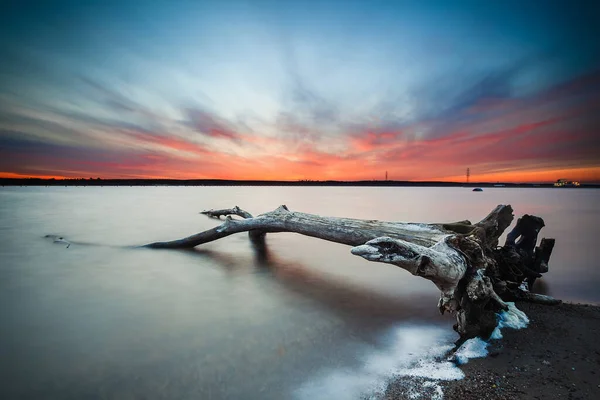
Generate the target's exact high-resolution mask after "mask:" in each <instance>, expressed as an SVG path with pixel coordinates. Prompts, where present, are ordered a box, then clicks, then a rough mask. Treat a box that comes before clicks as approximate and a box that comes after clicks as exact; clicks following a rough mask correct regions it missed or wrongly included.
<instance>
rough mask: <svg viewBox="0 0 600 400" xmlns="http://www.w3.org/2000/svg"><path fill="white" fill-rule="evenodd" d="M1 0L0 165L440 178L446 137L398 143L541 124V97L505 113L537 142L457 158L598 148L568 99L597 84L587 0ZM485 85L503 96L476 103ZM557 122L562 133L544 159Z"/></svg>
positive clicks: (533, 106) (593, 16)
mask: <svg viewBox="0 0 600 400" xmlns="http://www.w3.org/2000/svg"><path fill="white" fill-rule="evenodd" d="M6 10H7V12H6V13H3V15H2V16H1V17H0V51H1V53H2V54H4V55H5V57H2V59H0V153H2V154H3V155H4V157H3V159H4V161H2V162H0V172H4V174H5V175H6V174H17V175H48V176H80V175H81V176H88V175H90V174H93V175H94V176H106V177H136V176H140V177H143V176H165V177H175V178H189V177H198V178H210V177H220V178H241V179H247V178H255V179H259V178H261V177H264V178H266V179H271V178H277V179H302V178H307V179H330V178H339V179H367V178H369V179H370V177H371V175H374V174H375V173H376V172H375V171H381V170H387V169H389V170H390V171H393V174H392V177H396V179H433V178H436V179H438V178H439V179H446V178H448V179H449V178H451V177H453V176H458V175H461V174H463V170H464V169H465V168H466V167H467V165H464V162H462V161H463V160H460V157H458V159H457V160H453V159H452V157H449V155H447V154H445V155H444V154H440V156H443V157H446V160H447V161H444V162H434V161H435V160H427V157H423V156H422V155H421V156H419V155H420V154H419V153H420V152H419V151H417V150H418V149H419V148H422V149H423V150H422V151H425V150H424V148H425V147H427V146H429V145H431V143H438V142H437V141H439V140H440V139H443V138H445V137H447V138H450V139H452V138H455V137H457V136H456V135H457V134H458V133H459V132H467V131H468V134H469V135H471V136H473V137H474V138H479V139H482V138H483V137H485V136H486V135H493V134H497V133H498V132H504V131H509V130H511V129H513V130H514V129H516V128H518V127H520V126H523V125H524V124H525V125H527V126H529V125H531V124H538V125H535V126H536V127H537V126H541V125H539V124H540V123H541V122H544V121H547V120H548V118H550V115H555V116H556V115H557V114H556V113H557V110H559V113H558V114H559V116H560V115H562V114H560V113H563V114H565V115H566V117H565V118H568V120H567V121H564V120H561V124H562V125H560V126H558V127H556V126H555V127H554V128H552V127H550V128H549V127H548V124H545V125H543V127H544V128H543V129H546V131H545V133H544V132H541V131H540V132H538V131H535V132H533V131H525V132H524V133H523V135H524V137H525V136H531V135H534V134H535V135H536V138H538V139H541V138H543V137H544V136H549V137H553V138H555V137H556V136H557V134H556V133H555V131H556V130H557V129H558V130H560V131H561V132H562V136H560V135H558V136H560V137H561V138H562V141H561V140H558V139H556V140H555V141H553V142H552V145H553V146H554V147H553V148H549V149H547V151H545V152H544V151H541V152H540V154H538V153H536V152H535V151H534V152H522V151H521V152H517V153H519V154H520V155H519V156H517V157H513V158H515V159H510V158H511V157H505V158H501V159H495V158H494V157H493V156H492V154H491V152H490V155H489V159H488V160H474V161H473V162H474V163H475V164H474V165H472V166H471V169H472V171H473V172H474V173H476V172H477V171H480V173H481V174H482V176H483V175H485V176H487V175H490V174H492V175H493V174H500V173H507V171H511V168H512V171H515V173H517V172H518V171H529V172H528V173H533V172H534V171H549V170H565V169H567V170H568V169H572V170H574V171H575V169H578V168H579V169H581V168H584V169H587V170H588V172H587V174H588V175H589V174H590V173H591V174H592V175H590V176H591V177H592V178H593V177H594V176H595V175H594V174H596V173H597V170H598V167H599V165H600V163H599V162H598V160H597V158H598V157H597V156H596V157H593V155H590V145H592V146H596V147H595V148H594V149H596V150H599V149H598V145H597V144H596V142H597V141H598V140H594V138H595V137H597V135H596V133H595V132H597V131H594V126H595V124H596V122H597V118H596V117H594V115H595V114H596V112H597V111H598V110H597V109H594V108H593V107H592V108H589V107H587V105H588V104H593V101H595V100H596V99H598V95H597V93H598V91H597V89H598V80H597V79H595V78H594V77H595V76H597V73H598V71H599V68H600V41H598V40H597V38H598V37H600V32H599V30H600V28H599V27H598V24H597V22H596V21H598V20H600V6H598V3H597V2H593V1H574V2H566V1H561V2H554V1H524V2H523V1H521V2H517V1H502V2H487V1H450V2H449V1H437V2H431V1H429V2H428V1H405V2H401V1H395V2H392V1H316V0H315V1H258V0H257V1H226V0H223V1H151V0H149V1H118V2H116V1H111V0H109V1H95V0H93V1H85V2H84V1H46V2H32V1H21V2H14V3H13V4H12V5H10V3H9V5H8V6H7V8H6ZM590 77H592V78H590ZM578 80H583V81H584V82H587V83H586V84H585V85H583V86H582V85H579V86H578V85H576V84H574V83H573V82H577V81H578ZM590 82H591V83H590ZM561 87H564V88H567V89H563V90H562V92H561V91H560V90H559V89H557V88H561ZM557 92H558V94H557ZM490 102H491V103H494V104H496V105H497V104H500V103H501V104H502V107H500V106H496V108H494V107H492V110H490V109H489V107H488V108H486V109H485V112H481V104H487V105H489V104H490ZM478 107H479V108H478ZM498 107H500V108H498ZM473 109H479V110H480V111H479V112H473V111H472V110H473ZM519 110H522V111H523V113H519V112H516V111H519ZM582 110H583V111H582ZM503 116H504V117H503ZM528 124H529V125H528ZM474 127H475V128H474ZM535 129H539V128H535ZM548 129H550V131H548ZM552 129H554V130H552ZM582 129H583V130H585V132H586V133H585V134H581V133H580V132H582ZM578 132H579V133H578ZM569 135H571V136H573V137H576V138H579V139H576V140H575V142H573V140H570V139H569ZM578 135H579V136H578ZM594 135H596V136H594ZM528 139H529V138H528ZM512 140H513V142H507V143H505V141H500V143H497V142H496V144H497V145H504V146H509V147H510V145H511V143H513V145H514V140H515V139H512ZM464 142H465V143H464V145H463V147H461V148H464V149H465V150H468V148H467V147H465V146H467V145H468V141H464ZM529 142H531V140H528V141H522V143H521V145H522V146H527V143H529ZM563 142H565V143H568V144H569V146H568V147H570V148H572V149H571V150H570V152H569V153H568V156H561V157H559V158H560V159H558V160H557V159H556V157H555V152H556V150H557V149H558V148H563V149H564V148H565V143H563ZM453 143H455V142H453ZM383 145H385V146H383ZM419 146H420V147H419ZM486 146H488V147H489V149H491V148H492V147H490V146H491V144H487V145H486ZM520 147H521V146H520ZM427 148H428V149H430V148H431V147H427ZM486 149H487V148H486ZM489 149H488V150H489ZM392 150H393V151H392ZM480 150H482V151H483V150H485V149H480ZM521 150H522V149H521ZM386 151H387V152H386ZM389 151H392V153H389ZM412 153H416V154H415V158H414V159H412V158H410V157H409V156H408V155H410V154H412ZM525 153H527V154H525ZM394 154H395V155H398V157H395V156H394ZM524 154H525V155H524ZM597 154H598V153H597ZM257 158H259V159H260V160H261V161H260V162H258V163H256V162H254V161H253V160H256V159H257ZM132 160H138V162H137V163H136V162H132ZM153 160H154V161H153ZM357 162H359V163H361V164H362V165H363V166H364V167H365V168H361V169H360V170H357V169H356V163H357ZM128 163H129V164H128ZM415 163H421V165H420V167H419V168H418V169H415V168H414V167H415V166H414V164H415ZM511 163H512V164H511ZM257 164H258V165H257ZM353 166H354V168H353ZM450 168H451V169H450ZM594 168H595V169H596V172H590V171H593V169H594ZM157 171H161V173H160V174H158V173H157ZM278 171H279V173H277V172H278ZM423 171H425V172H423ZM580 172H581V171H580ZM577 173H579V172H577ZM377 174H380V172H377ZM486 174H487V175H486ZM588 175H585V176H588ZM490 176H491V175H490ZM540 176H541V175H540ZM556 178H557V179H558V178H559V176H557V177H556ZM527 179H529V178H527ZM594 179H595V178H594ZM598 179H600V177H598Z"/></svg>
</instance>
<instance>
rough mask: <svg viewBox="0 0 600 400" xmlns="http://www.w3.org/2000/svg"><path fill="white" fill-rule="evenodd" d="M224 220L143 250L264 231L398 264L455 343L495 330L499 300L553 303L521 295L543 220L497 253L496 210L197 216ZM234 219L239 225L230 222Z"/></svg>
mask: <svg viewBox="0 0 600 400" xmlns="http://www.w3.org/2000/svg"><path fill="white" fill-rule="evenodd" d="M202 214H205V215H207V216H209V217H213V218H221V217H225V221H224V222H223V223H222V224H221V225H219V226H217V227H214V228H212V229H209V230H207V231H204V232H200V233H198V234H195V235H192V236H189V237H186V238H183V239H179V240H173V241H168V242H155V243H150V244H148V245H146V247H149V248H156V249H179V248H192V247H195V246H198V245H200V244H203V243H207V242H211V241H214V240H217V239H220V238H223V237H226V236H229V235H232V234H234V233H240V232H249V236H250V239H251V240H252V241H253V243H255V244H256V245H257V248H260V246H261V245H263V246H264V239H265V235H266V233H273V232H295V233H299V234H302V235H306V236H312V237H315V238H319V239H323V240H328V241H332V242H336V243H342V244H346V245H349V246H353V247H352V249H351V252H352V254H354V255H357V256H361V257H363V258H364V259H366V260H368V261H377V262H383V263H389V264H393V265H396V266H399V267H401V268H403V269H405V270H407V271H408V272H410V273H411V274H413V275H415V276H420V277H422V278H425V279H428V280H430V281H432V282H433V283H434V284H435V285H436V286H437V287H438V288H439V290H440V292H441V295H440V300H439V302H438V308H439V310H440V312H441V313H442V314H443V313H444V312H446V311H448V312H450V313H453V314H456V319H457V322H456V324H455V326H454V329H455V330H456V331H457V332H458V334H459V335H460V339H459V341H458V342H462V341H464V340H466V339H469V338H473V337H476V336H479V337H482V338H488V337H489V336H490V335H491V333H492V332H493V330H494V329H495V328H496V326H497V317H496V314H497V313H498V312H499V311H500V310H507V309H508V306H507V304H506V303H505V301H510V300H515V299H519V300H525V301H532V302H538V303H544V304H557V303H559V302H560V301H559V300H555V299H553V298H551V297H548V296H542V295H537V294H534V293H531V292H529V291H528V290H527V285H529V286H531V285H532V284H533V282H534V281H535V279H537V278H539V277H540V276H541V273H544V272H547V271H548V261H549V258H550V255H551V253H552V248H553V246H554V239H542V242H541V243H540V246H539V247H536V242H537V236H538V233H539V231H540V229H541V228H542V227H543V226H544V221H543V220H542V219H541V218H539V217H535V216H529V215H524V216H523V217H521V218H520V219H519V220H518V222H517V224H516V226H515V228H514V229H513V230H512V231H511V232H510V233H509V234H508V236H507V240H506V243H505V245H504V246H503V247H500V248H499V247H498V239H499V237H500V236H501V235H502V233H503V232H504V231H505V230H506V229H507V228H508V227H509V226H510V224H511V222H512V220H513V210H512V207H511V206H510V205H499V206H497V207H496V208H495V209H494V210H493V211H492V212H490V214H489V215H488V216H487V217H485V218H484V219H482V220H481V221H479V222H477V223H475V224H472V223H471V222H470V221H459V222H454V223H447V224H443V223H440V224H422V223H404V222H386V221H376V220H359V219H351V218H337V217H323V216H319V215H313V214H306V213H301V212H295V211H290V210H289V209H288V208H287V207H286V206H285V205H282V206H280V207H279V208H277V209H276V210H274V211H271V212H268V213H265V214H262V215H259V216H257V217H253V216H252V214H250V213H249V212H247V211H244V210H242V209H240V208H239V207H237V206H236V207H234V208H231V209H222V210H209V211H203V212H202ZM232 216H238V217H241V218H242V219H237V218H236V219H234V218H232Z"/></svg>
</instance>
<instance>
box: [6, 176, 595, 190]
mask: <svg viewBox="0 0 600 400" xmlns="http://www.w3.org/2000/svg"><path fill="white" fill-rule="evenodd" d="M0 185H1V186H380V187H387V186H389V187H398V186H408V187H410V186H413V187H521V188H524V187H542V188H553V187H554V186H553V184H552V183H542V184H534V183H489V182H471V183H461V182H434V181H432V182H410V181H375V180H371V181H332V180H329V181H311V180H301V181H262V180H224V179H188V180H181V179H100V178H90V179H54V178H52V179H41V178H0ZM580 187H581V188H600V184H587V185H586V184H582V185H581V186H580ZM561 189H562V188H561Z"/></svg>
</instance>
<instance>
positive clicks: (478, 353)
mask: <svg viewBox="0 0 600 400" xmlns="http://www.w3.org/2000/svg"><path fill="white" fill-rule="evenodd" d="M487 347H488V342H486V341H485V340H481V339H479V338H473V339H469V340H467V341H466V342H464V343H463V344H462V346H460V347H459V348H458V350H456V352H455V353H454V359H455V361H456V363H457V364H459V365H462V364H466V363H467V362H468V361H469V359H471V358H483V357H485V356H487V355H488V351H487Z"/></svg>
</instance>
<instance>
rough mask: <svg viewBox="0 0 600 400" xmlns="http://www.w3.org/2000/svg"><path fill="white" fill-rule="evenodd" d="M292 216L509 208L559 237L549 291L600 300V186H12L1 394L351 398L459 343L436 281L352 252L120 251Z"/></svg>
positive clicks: (281, 246)
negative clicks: (232, 214)
mask: <svg viewBox="0 0 600 400" xmlns="http://www.w3.org/2000/svg"><path fill="white" fill-rule="evenodd" d="M280 204H287V205H288V207H289V208H290V209H292V210H298V211H304V212H310V213H317V214H323V215H333V216H348V217H355V218H365V219H382V220H397V221H406V222H446V221H455V220H461V219H465V218H467V219H470V220H472V221H477V220H479V219H480V218H482V217H484V216H485V215H486V214H487V213H488V212H489V211H490V210H491V209H492V208H493V207H495V206H496V205H497V204H512V206H513V208H514V209H515V216H516V217H518V216H520V215H522V214H525V213H531V214H535V215H538V216H540V217H542V218H544V220H545V221H546V227H545V228H544V229H543V230H542V235H541V237H554V238H556V239H557V244H556V247H555V249H554V254H553V255H552V259H551V264H550V272H549V273H548V274H546V276H545V277H544V278H543V279H542V280H541V281H540V284H541V285H540V286H539V289H540V290H542V291H544V292H546V293H549V294H551V295H554V296H557V297H559V298H562V299H565V300H570V301H582V302H593V303H600V291H598V290H597V288H598V286H599V285H600V265H598V262H597V256H596V252H597V240H598V237H600V228H599V227H600V191H598V190H587V189H575V190H569V189H537V190H536V189H506V188H494V189H485V191H484V192H482V193H473V192H471V191H470V189H463V188H449V189H447V188H443V189H442V188H299V187H297V188H294V187H210V188H208V187H188V188H185V187H165V188H162V187H148V188H128V187H126V188H115V187H106V188H93V187H80V188H0V263H1V264H0V319H1V323H0V376H2V384H1V385H0V397H1V398H3V399H6V398H44V399H54V398H56V399H68V398H120V399H129V398H165V399H174V398H180V399H183V398H189V399H199V398H202V399H208V398H215V399H239V398H247V399H281V398H297V399H308V398H311V399H312V398H332V397H334V398H356V397H360V396H361V395H369V394H372V393H373V392H374V391H376V389H377V387H378V385H379V386H381V384H382V382H383V381H384V380H385V379H386V378H387V377H388V376H389V375H390V374H391V373H394V372H398V370H399V368H402V367H403V366H404V367H405V366H406V365H407V364H406V363H408V362H410V359H411V357H413V358H414V357H415V354H417V355H418V354H419V352H421V353H422V352H426V351H427V349H429V348H431V347H432V346H435V345H443V344H448V343H451V342H452V341H453V340H454V339H455V338H456V336H455V334H454V333H453V332H452V329H451V326H452V323H453V320H452V318H451V317H448V316H444V317H442V316H439V315H438V314H437V311H436V307H435V306H436V303H437V299H438V292H437V290H436V288H435V287H434V286H433V284H431V283H430V282H428V281H425V280H423V279H418V278H415V277H413V276H411V275H410V274H408V273H407V272H405V271H403V270H401V269H398V268H395V267H393V266H390V265H386V264H379V263H370V262H367V261H365V260H363V259H362V258H359V257H356V256H352V255H351V254H350V251H349V250H350V248H349V247H346V246H343V245H338V244H335V243H328V242H324V241H320V240H317V239H312V238H307V237H302V236H299V235H295V234H287V233H284V234H272V235H269V236H268V238H267V246H268V255H267V258H266V259H257V258H255V256H254V253H253V251H252V248H251V247H250V244H249V243H248V240H247V236H246V235H245V234H240V235H235V236H231V237H228V238H225V239H222V240H220V241H217V242H214V243H210V244H207V245H203V246H201V248H198V249H197V250H195V251H173V250H171V251H169V250H148V249H128V248H126V247H125V246H128V245H138V244H144V243H148V242H152V241H156V240H167V239H174V238H179V237H183V236H187V235H189V234H192V233H195V232H198V231H200V230H204V229H208V228H210V227H213V226H215V225H216V224H217V223H218V222H217V221H215V220H211V219H209V218H206V217H204V216H202V215H199V214H198V212H199V211H201V210H203V209H208V208H221V207H230V206H233V205H239V206H241V207H242V208H244V209H246V210H248V211H250V212H252V213H254V214H255V215H256V214H259V213H262V212H266V211H269V210H272V209H274V208H276V207H277V206H278V205H280ZM46 234H58V235H63V236H65V237H66V238H68V239H70V240H73V241H75V242H81V243H89V244H74V245H72V246H71V247H70V248H68V249H67V248H65V246H64V245H59V244H54V243H52V242H50V241H48V240H47V239H44V238H43V236H44V235H46ZM403 363H404V364H403Z"/></svg>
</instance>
